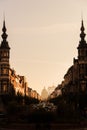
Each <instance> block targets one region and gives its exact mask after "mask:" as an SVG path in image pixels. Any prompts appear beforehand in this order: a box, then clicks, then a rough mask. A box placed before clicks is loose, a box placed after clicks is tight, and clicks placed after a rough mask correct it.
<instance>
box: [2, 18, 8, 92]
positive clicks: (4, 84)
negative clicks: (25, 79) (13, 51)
mask: <svg viewBox="0 0 87 130" xmlns="http://www.w3.org/2000/svg"><path fill="white" fill-rule="evenodd" d="M6 31H7V29H6V26H5V20H4V21H3V28H2V32H3V33H2V35H1V36H2V42H1V45H0V94H6V93H8V92H9V68H10V64H9V58H10V47H9V44H8V42H7V36H8V35H7V34H6Z"/></svg>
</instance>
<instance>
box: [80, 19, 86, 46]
mask: <svg viewBox="0 0 87 130" xmlns="http://www.w3.org/2000/svg"><path fill="white" fill-rule="evenodd" d="M80 30H81V33H80V38H81V40H80V45H83V44H86V41H85V36H86V34H85V33H84V30H85V28H84V23H83V19H82V22H81V28H80Z"/></svg>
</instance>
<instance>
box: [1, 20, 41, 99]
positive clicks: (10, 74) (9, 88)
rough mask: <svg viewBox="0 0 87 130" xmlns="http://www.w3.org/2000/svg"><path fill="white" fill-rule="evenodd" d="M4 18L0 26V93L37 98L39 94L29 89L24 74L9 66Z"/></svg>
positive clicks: (8, 47) (8, 50)
mask: <svg viewBox="0 0 87 130" xmlns="http://www.w3.org/2000/svg"><path fill="white" fill-rule="evenodd" d="M6 31H7V29H6V25H5V20H4V21H3V28H2V35H1V36H2V42H1V45H0V95H4V94H13V93H15V94H17V93H20V94H21V95H22V96H29V97H32V98H36V99H39V98H40V95H39V94H38V93H37V92H36V91H35V90H32V89H31V90H32V91H30V88H29V86H28V83H27V81H26V78H25V76H20V75H18V74H16V71H15V70H14V69H11V67H10V63H9V60H10V46H9V44H8V41H7V37H8V35H7V34H6Z"/></svg>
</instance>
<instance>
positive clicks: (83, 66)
mask: <svg viewBox="0 0 87 130" xmlns="http://www.w3.org/2000/svg"><path fill="white" fill-rule="evenodd" d="M80 30H81V33H80V38H81V40H80V41H79V45H78V47H77V50H78V57H77V59H75V58H74V59H73V65H72V66H71V67H70V68H69V69H68V71H67V73H66V74H65V75H64V80H63V81H62V83H61V85H60V86H61V87H59V86H58V88H57V90H58V89H60V90H61V92H62V93H65V94H68V93H69V94H70V93H76V94H77V93H84V94H86V93H87V43H86V41H85V36H86V34H85V33H84V30H85V28H84V24H83V20H82V22H81V28H80ZM55 93H57V92H56V89H55V90H54V92H53V95H52V94H51V96H53V97H54V94H55Z"/></svg>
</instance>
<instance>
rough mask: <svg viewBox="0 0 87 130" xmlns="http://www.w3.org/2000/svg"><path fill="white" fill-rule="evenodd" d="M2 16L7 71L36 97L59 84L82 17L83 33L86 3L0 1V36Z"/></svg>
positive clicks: (70, 60) (84, 0)
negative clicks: (21, 77)
mask: <svg viewBox="0 0 87 130" xmlns="http://www.w3.org/2000/svg"><path fill="white" fill-rule="evenodd" d="M4 13H5V19H6V27H7V33H8V41H9V45H10V47H11V58H10V64H11V68H14V69H15V70H16V73H17V74H20V75H24V76H26V79H27V81H28V85H29V87H31V88H32V89H35V90H37V91H38V92H39V93H40V92H41V90H42V89H43V88H44V86H45V87H46V88H48V87H49V86H52V85H53V84H54V85H55V86H57V85H58V84H60V83H61V81H62V80H63V76H64V75H65V73H66V72H67V70H68V68H69V67H70V66H71V65H72V64H73V58H74V57H77V49H76V48H77V46H78V44H79V40H80V37H79V34H80V26H81V15H82V14H83V19H84V25H85V29H86V30H85V32H86V33H87V0H0V28H1V29H0V34H2V23H3V14H4ZM86 39H87V38H86ZM1 40H2V39H1V38H0V41H1Z"/></svg>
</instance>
